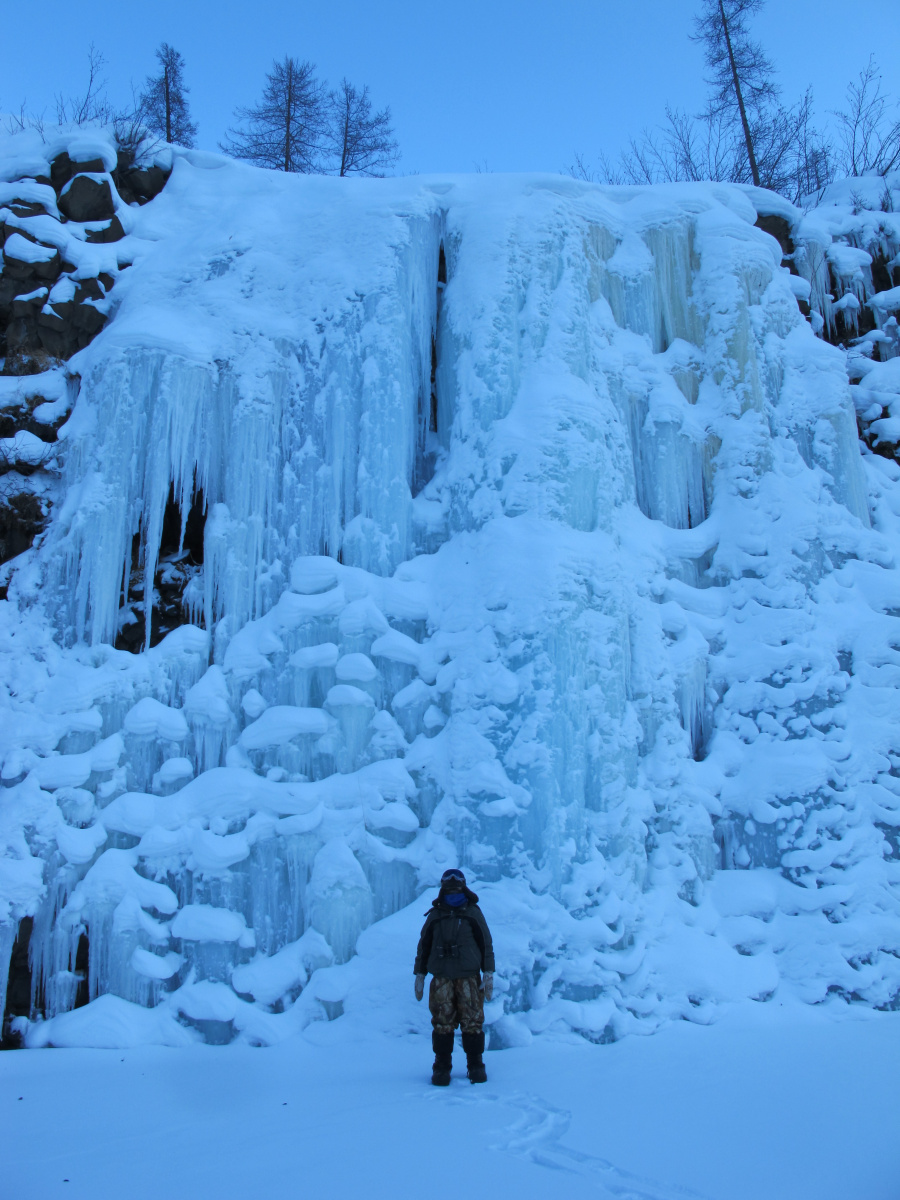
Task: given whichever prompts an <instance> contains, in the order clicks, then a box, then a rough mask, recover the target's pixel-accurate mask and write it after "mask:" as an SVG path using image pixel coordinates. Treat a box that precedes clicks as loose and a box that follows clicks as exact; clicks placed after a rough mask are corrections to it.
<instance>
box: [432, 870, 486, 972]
mask: <svg viewBox="0 0 900 1200" xmlns="http://www.w3.org/2000/svg"><path fill="white" fill-rule="evenodd" d="M465 891H466V903H465V904H461V905H460V906H459V907H458V908H451V907H450V905H449V904H445V903H444V897H443V893H441V895H440V896H438V898H437V900H433V901H432V904H431V909H430V910H429V912H428V914H427V916H426V918H425V924H424V925H423V926H422V935H421V937H420V938H419V948H418V949H417V950H416V965H415V966H414V968H413V971H414V972H415V974H416V975H428V974H431V975H443V976H444V978H445V979H462V978H463V977H464V976H466V975H477V974H478V972H479V971H493V969H494V947H493V943H492V942H491V931H490V930H489V929H488V926H487V921H485V919H484V913H482V911H481V909H480V908H479V907H478V897H477V896H476V895H475V893H474V892H472V891H469V889H468V888H466V889H465Z"/></svg>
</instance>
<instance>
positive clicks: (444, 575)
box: [0, 152, 900, 1045]
mask: <svg viewBox="0 0 900 1200" xmlns="http://www.w3.org/2000/svg"><path fill="white" fill-rule="evenodd" d="M755 220H756V213H755V210H754V208H753V207H752V205H751V203H750V200H749V199H748V198H747V195H746V193H745V192H743V191H742V190H741V189H739V188H736V187H731V186H726V185H696V186H688V185H679V186H671V187H657V188H653V189H637V188H630V189H624V188H622V189H614V188H602V187H599V186H593V185H587V184H581V183H578V182H575V181H573V180H567V179H562V178H556V177H545V176H540V177H503V176H482V177H474V178H446V179H445V178H441V179H437V178H425V177H421V178H420V177H416V178H412V179H409V180H378V181H350V180H336V179H325V178H297V177H291V176H288V177H282V176H279V175H277V174H275V173H268V172H263V171H257V170H253V169H251V168H248V167H244V166H242V165H238V164H235V163H230V162H228V161H227V160H225V159H222V158H219V157H216V156H212V155H205V154H200V153H195V152H185V153H183V154H180V156H178V157H177V159H176V162H175V168H174V172H173V174H172V177H171V179H170V181H169V183H168V184H167V186H166V187H165V189H164V191H163V192H162V193H161V194H160V195H159V196H158V197H157V198H156V199H155V200H153V201H152V202H151V203H150V204H147V205H146V206H145V207H144V208H142V209H140V210H138V211H136V213H135V215H134V219H133V225H134V228H133V231H131V232H130V233H129V235H128V238H127V243H128V248H129V252H130V254H131V255H132V256H133V265H132V266H131V267H130V268H129V269H128V270H127V271H125V272H123V274H122V276H121V279H120V280H119V281H118V283H117V285H116V291H115V292H114V293H113V294H114V296H115V297H116V305H117V307H115V308H114V310H113V314H112V318H111V320H110V322H109V325H108V326H107V328H106V329H105V330H104V332H103V333H102V334H100V335H99V337H97V339H96V340H95V341H94V342H93V343H92V344H91V345H90V346H89V347H88V348H87V349H85V350H82V351H80V352H79V354H78V355H76V356H75V357H74V358H73V359H72V360H70V363H69V376H70V377H72V378H74V377H75V376H77V377H79V378H80V387H79V391H78V398H77V402H76V404H75V407H74V410H73V413H72V416H71V417H70V419H69V421H68V423H67V424H66V425H65V426H64V427H63V430H62V431H61V437H62V438H63V439H64V443H63V455H64V458H63V468H62V469H63V472H64V474H63V481H62V486H63V490H62V494H61V500H60V503H59V505H58V507H57V508H56V509H55V511H54V515H53V519H52V522H51V524H50V526H49V528H48V531H47V533H46V534H45V536H44V538H43V540H42V541H41V542H40V543H39V544H38V545H37V546H36V548H35V549H34V550H32V551H29V552H27V553H26V554H25V555H23V556H22V558H21V559H19V560H16V563H15V571H14V572H13V574H12V576H11V580H10V587H9V599H8V600H7V601H6V602H4V603H0V610H2V612H0V656H2V659H3V679H4V682H5V688H4V689H2V690H0V705H2V722H0V724H2V730H0V751H2V756H3V759H2V761H3V765H2V784H3V788H2V790H0V835H2V839H3V844H4V845H5V846H6V849H7V857H6V858H5V859H3V860H0V987H2V986H4V985H5V983H6V979H7V971H8V962H9V956H10V953H11V951H12V947H13V942H14V940H15V936H16V930H17V928H18V927H19V923H20V922H22V921H23V920H26V919H30V943H29V948H28V958H29V968H30V979H31V990H32V999H31V1011H30V1016H29V1018H27V1019H26V1018H22V1017H19V1018H18V1025H17V1028H19V1029H20V1030H21V1032H22V1034H23V1036H24V1037H25V1039H26V1041H27V1042H28V1044H31V1045H43V1044H48V1043H51V1044H52V1043H54V1042H55V1043H57V1044H59V1042H60V1040H61V1039H62V1040H66V1039H68V1040H69V1041H73V1040H74V1041H75V1042H77V1041H78V1037H79V1035H78V1033H77V1026H74V1025H72V1020H73V1018H75V1017H77V1016H79V1014H82V1013H89V1012H90V1011H91V1003H90V1002H93V1001H95V1000H96V999H97V998H98V997H106V1000H105V1001H101V1003H107V1004H108V1002H109V997H110V996H112V997H116V998H118V1001H117V1003H118V1004H119V1017H118V1018H117V1019H119V1020H120V1021H121V1022H123V1023H125V1022H126V1021H127V1020H131V1019H132V1018H133V1019H134V1020H135V1021H136V1022H137V1024H135V1025H134V1028H135V1029H139V1030H143V1031H144V1033H142V1034H140V1035H139V1036H141V1037H146V1038H147V1039H148V1040H163V1041H166V1040H168V1041H171V1042H173V1043H178V1042H179V1041H183V1040H186V1039H187V1038H189V1037H190V1036H202V1037H204V1038H206V1039H207V1040H209V1041H214V1042H218V1041H228V1040H231V1039H233V1038H234V1037H241V1038H244V1039H247V1040H250V1041H254V1042H259V1043H271V1042H274V1041H277V1040H279V1039H280V1038H283V1037H285V1036H287V1035H288V1034H290V1033H293V1032H295V1031H296V1030H298V1029H301V1028H303V1027H304V1026H306V1025H307V1024H308V1023H309V1022H311V1021H314V1020H321V1019H328V1018H333V1017H336V1016H338V1015H339V1013H340V1011H341V1010H342V1007H343V1005H344V1003H345V1001H346V998H347V996H348V995H350V994H351V992H352V989H353V988H354V987H357V988H364V987H365V970H364V966H359V965H358V964H359V961H360V960H358V959H354V954H355V950H356V946H357V941H358V939H359V937H360V935H361V934H362V933H363V931H364V930H366V929H367V928H368V927H369V926H370V925H372V924H373V923H374V922H378V921H381V920H383V919H384V918H387V917H390V915H391V914H393V913H396V912H397V911H398V910H400V909H403V908H404V907H406V906H408V905H410V904H411V903H413V902H414V901H417V898H418V897H419V896H420V893H422V892H423V891H424V890H425V889H426V888H431V887H433V886H434V885H435V884H436V881H437V880H438V878H439V876H440V873H441V871H442V870H443V869H444V868H446V867H447V866H450V865H457V864H460V865H462V866H463V867H464V868H465V869H466V870H467V871H468V873H469V874H470V876H471V877H472V879H473V881H474V884H475V886H476V888H477V889H478V890H479V891H481V892H482V893H483V898H484V903H485V905H486V906H487V907H488V909H489V911H490V915H491V922H492V925H493V926H494V928H495V931H496V938H497V949H498V981H497V993H496V998H495V1000H494V1001H493V1003H492V1004H491V1005H490V1006H489V1009H488V1025H489V1028H490V1031H491V1032H490V1038H491V1044H493V1045H504V1044H514V1043H517V1042H518V1041H520V1040H521V1039H522V1038H523V1037H527V1036H530V1033H531V1032H533V1031H538V1030H541V1029H546V1028H549V1027H551V1026H558V1027H562V1028H571V1029H573V1030H576V1031H579V1032H581V1033H583V1034H585V1035H586V1036H589V1037H592V1038H594V1039H611V1038H615V1037H618V1036H621V1035H622V1034H623V1033H626V1032H628V1031H629V1030H631V1029H634V1028H639V1027H644V1028H653V1027H654V1026H655V1025H656V1024H658V1023H659V1022H660V1021H663V1020H665V1019H669V1018H672V1017H684V1018H687V1019H690V1020H697V1021H709V1020H711V1019H713V1015H714V1012H715V1009H716V1007H717V1006H719V1005H721V1004H724V1003H727V1002H729V1001H734V1000H739V999H746V998H751V999H756V1000H759V1001H764V1000H766V999H768V998H769V997H771V996H773V995H782V996H783V995H791V996H794V997H799V998H801V999H803V1000H807V1001H810V1002H818V1001H821V1000H823V999H824V998H825V997H826V996H827V995H829V994H834V993H837V994H839V995H841V996H843V997H845V998H846V999H848V1000H854V1001H863V1002H866V1003H868V1004H871V1005H878V1006H883V1005H890V1004H892V1003H895V1002H896V997H897V995H898V990H900V957H898V954H900V945H898V942H897V934H896V929H897V927H898V926H897V916H898V907H900V906H898V892H897V888H898V884H900V874H898V865H897V828H898V826H900V778H898V775H900V758H898V757H897V755H898V751H897V747H898V745H900V741H898V734H900V706H898V705H897V699H896V697H897V690H896V689H897V687H898V684H900V648H898V647H900V619H898V618H900V568H898V553H900V525H898V522H900V472H894V473H891V471H889V470H888V464H887V463H886V461H885V460H879V462H878V463H875V464H873V463H872V462H870V461H868V460H866V459H864V458H863V457H861V454H860V448H859V443H858V440H857V431H856V424H855V418H854V414H853V408H852V404H851V402H850V398H849V390H848V385H847V381H846V374H845V371H844V366H843V362H842V358H841V355H840V353H839V352H838V351H836V350H835V349H833V348H832V347H830V346H828V345H826V344H824V343H822V342H820V341H818V340H817V339H816V338H815V337H814V336H813V333H812V331H811V330H810V328H809V326H808V324H807V322H806V321H805V320H804V319H803V317H802V316H801V315H800V312H799V311H798V307H797V303H796V300H795V296H794V293H793V291H792V289H791V286H790V285H789V281H788V275H787V272H786V270H784V269H783V268H782V267H781V265H780V264H781V250H780V247H778V245H777V244H776V243H775V241H774V239H773V238H771V237H769V236H768V235H767V234H765V233H763V232H762V231H761V230H759V229H756V228H754V222H755ZM870 457H871V456H870ZM876 495H877V496H878V497H884V496H887V499H886V500H881V501H880V502H879V504H878V505H877V506H876V505H874V504H873V502H872V497H873V496H876ZM192 508H194V509H196V511H197V512H198V513H200V512H201V511H202V513H203V514H204V515H205V527H203V532H202V566H199V567H198V568H197V570H196V574H195V575H194V576H193V577H192V580H191V583H190V585H189V591H186V592H185V606H186V609H187V615H188V616H189V617H190V619H191V622H192V623H190V624H183V625H182V626H180V627H178V628H175V629H173V630H172V631H171V632H169V633H168V634H167V636H164V637H162V638H161V640H159V641H158V644H156V645H152V646H150V648H146V649H144V650H143V651H142V652H141V653H138V654H133V653H129V652H128V651H127V650H124V649H116V648H115V646H114V643H115V640H116V637H117V634H118V633H119V632H120V630H121V629H122V627H123V621H128V620H130V621H132V622H134V621H138V622H140V623H142V626H143V631H144V632H143V638H144V640H145V641H149V640H151V639H150V634H151V631H152V621H153V618H152V610H153V607H154V604H155V603H156V602H157V599H158V595H157V592H156V591H155V589H156V588H158V584H157V583H155V580H156V579H157V577H158V572H159V570H160V565H161V562H162V560H163V559H164V558H165V559H166V563H169V562H170V560H171V564H174V566H173V568H172V569H174V567H177V564H178V561H179V559H178V553H177V551H178V548H179V547H180V546H181V545H182V544H183V543H184V540H185V537H186V532H185V531H186V529H187V525H188V521H189V513H190V512H191V511H192ZM870 509H871V515H870ZM172 513H174V514H175V515H174V516H172V515H171V514H172ZM167 514H169V515H168V516H167ZM167 521H169V523H170V525H171V523H172V522H173V521H174V526H172V527H173V528H174V529H175V531H176V532H175V534H174V535H173V536H174V538H175V542H176V543H178V545H177V546H176V547H175V552H174V553H172V554H170V555H169V556H168V558H166V555H165V553H164V552H163V551H164V548H165V547H164V544H165V538H166V536H168V535H166V533H165V530H164V526H165V525H166V522H167ZM179 521H180V537H179V535H178V523H179ZM161 547H162V549H161ZM418 904H419V905H422V906H423V907H424V900H423V899H418ZM892 930H893V932H891V931H892ZM413 949H414V947H412V946H411V947H410V969H411V963H412V951H413ZM354 963H357V966H355V967H354V965H353V964H354ZM398 986H402V987H408V982H407V980H406V978H405V977H404V978H403V979H401V980H400V981H399V983H398ZM76 1004H77V1005H78V1006H79V1007H78V1009H77V1010H76V1012H74V1013H72V1014H71V1015H66V1014H69V1012H70V1010H72V1009H74V1008H75V1006H76ZM85 1004H87V1006H86V1007H85ZM131 1006H139V1007H140V1009H141V1010H145V1009H150V1008H152V1009H155V1010H156V1017H158V1019H154V1022H153V1023H152V1024H150V1023H147V1022H144V1023H141V1021H139V1020H138V1018H137V1017H135V1016H134V1013H135V1012H136V1010H135V1009H133V1008H132V1007H131ZM129 1014H132V1015H131V1016H129ZM143 1015H144V1014H143V1011H142V1014H141V1016H142V1017H143ZM66 1021H68V1022H69V1024H68V1025H65V1022H66ZM60 1022H63V1024H60ZM85 1028H87V1026H85ZM73 1029H74V1030H76V1032H74V1033H73V1032H72V1030H73ZM60 1030H63V1031H65V1030H68V1032H63V1033H60V1032H59V1031H60ZM85 1036H88V1035H85ZM135 1036H138V1035H135ZM112 1040H113V1042H114V1041H115V1037H113V1038H112Z"/></svg>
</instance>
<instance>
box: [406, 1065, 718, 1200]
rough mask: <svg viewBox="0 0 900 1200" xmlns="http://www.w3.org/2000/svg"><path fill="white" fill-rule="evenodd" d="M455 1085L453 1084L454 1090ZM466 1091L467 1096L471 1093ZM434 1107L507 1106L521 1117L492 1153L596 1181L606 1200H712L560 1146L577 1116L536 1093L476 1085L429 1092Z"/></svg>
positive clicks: (489, 1146) (427, 1093)
mask: <svg viewBox="0 0 900 1200" xmlns="http://www.w3.org/2000/svg"><path fill="white" fill-rule="evenodd" d="M451 1086H452V1085H451ZM467 1089H469V1090H468V1093H467ZM424 1098H425V1099H427V1100H428V1101H429V1102H432V1103H435V1102H438V1103H439V1102H441V1101H442V1100H443V1101H445V1102H447V1103H449V1104H451V1105H470V1106H471V1105H491V1106H496V1105H502V1106H503V1107H506V1108H510V1109H512V1110H513V1111H514V1113H515V1114H516V1116H515V1119H514V1121H513V1123H512V1125H511V1126H510V1127H509V1129H508V1130H507V1131H506V1133H505V1135H504V1136H503V1137H502V1138H501V1139H500V1140H498V1141H496V1142H494V1143H489V1145H488V1149H490V1150H494V1151H498V1152H501V1153H506V1154H514V1155H516V1156H517V1157H519V1158H524V1159H525V1160H526V1161H527V1162H529V1163H533V1164H534V1165H535V1166H538V1167H546V1168H547V1169H548V1170H551V1171H561V1172H568V1173H571V1174H576V1175H580V1176H583V1177H584V1178H587V1179H588V1180H591V1181H592V1182H594V1183H595V1184H596V1185H597V1188H598V1189H599V1192H598V1194H599V1195H600V1196H602V1197H610V1198H611V1200H612V1198H614V1200H713V1197H710V1196H707V1195H703V1194H702V1193H700V1192H697V1191H694V1190H693V1189H690V1188H683V1187H679V1186H677V1185H676V1186H672V1185H671V1184H660V1183H658V1182H656V1181H655V1180H652V1179H647V1178H645V1177H643V1176H640V1175H636V1174H634V1173H633V1172H632V1171H624V1170H622V1169H621V1168H620V1167H617V1166H616V1165H615V1163H612V1162H610V1161H609V1160H608V1159H606V1158H601V1157H599V1155H596V1154H587V1153H585V1152H584V1151H582V1150H577V1149H573V1148H571V1147H569V1146H563V1145H562V1144H561V1142H562V1139H563V1138H564V1137H565V1136H566V1134H567V1133H568V1131H569V1126H570V1125H571V1123H572V1114H571V1112H570V1111H568V1110H567V1109H564V1108H558V1107H557V1106H556V1105H554V1104H551V1103H550V1102H549V1101H547V1100H545V1099H543V1098H542V1097H541V1096H538V1095H535V1094H534V1093H533V1092H522V1091H518V1092H511V1093H510V1094H509V1095H504V1094H502V1093H500V1092H496V1091H485V1090H483V1089H482V1088H481V1087H480V1086H479V1087H478V1088H477V1090H475V1089H473V1088H472V1085H471V1084H468V1083H463V1084H462V1088H458V1089H454V1090H452V1091H451V1092H450V1093H449V1095H447V1094H446V1093H445V1094H440V1093H435V1092H433V1091H429V1092H426V1093H424Z"/></svg>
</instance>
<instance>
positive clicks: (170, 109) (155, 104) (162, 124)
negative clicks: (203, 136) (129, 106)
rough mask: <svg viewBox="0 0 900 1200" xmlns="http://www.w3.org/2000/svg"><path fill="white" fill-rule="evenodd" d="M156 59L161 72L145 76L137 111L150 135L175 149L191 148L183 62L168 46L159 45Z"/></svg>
mask: <svg viewBox="0 0 900 1200" xmlns="http://www.w3.org/2000/svg"><path fill="white" fill-rule="evenodd" d="M156 57H157V59H158V60H159V65H160V67H161V68H162V70H161V72H160V74H159V75H148V76H147V82H146V85H145V87H144V91H143V92H142V93H141V97H140V106H139V110H138V111H139V112H140V113H141V115H142V116H143V119H144V123H145V124H146V126H147V129H148V130H149V131H150V132H151V133H155V134H156V135H157V136H158V137H162V138H165V139H166V141H167V142H177V143H178V145H179V146H193V144H194V138H195V137H196V134H197V126H196V125H195V124H194V122H193V121H192V120H191V116H190V112H189V111H188V102H187V95H188V92H189V91H190V88H189V87H188V86H187V84H186V83H185V82H184V59H183V58H182V57H181V55H180V54H179V53H178V51H177V50H176V49H175V47H174V46H170V45H169V43H168V42H163V43H162V45H161V46H160V47H159V49H158V50H157V51H156Z"/></svg>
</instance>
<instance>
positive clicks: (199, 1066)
mask: <svg viewBox="0 0 900 1200" xmlns="http://www.w3.org/2000/svg"><path fill="white" fill-rule="evenodd" d="M400 982H402V985H403V988H404V990H406V989H407V987H408V984H409V979H408V977H407V976H406V975H404V977H403V979H402V981H400V980H398V984H399V983H400ZM340 1024H341V1022H336V1023H332V1024H329V1025H319V1026H318V1027H317V1030H318V1033H319V1035H320V1036H319V1037H317V1038H312V1037H310V1036H309V1035H307V1036H306V1037H304V1038H300V1039H296V1040H292V1041H290V1042H287V1043H285V1044H283V1045H282V1046H279V1047H277V1048H271V1049H252V1048H250V1047H247V1046H227V1047H213V1046H193V1047H190V1048H188V1049H180V1050H173V1049H168V1048H164V1047H139V1048H136V1049H129V1050H81V1049H78V1050H52V1051H51V1050H47V1051H39V1052H30V1053H29V1052H22V1053H15V1054H7V1055H6V1056H5V1057H4V1058H3V1060H2V1089H0V1128H2V1130H3V1145H4V1151H3V1165H2V1173H0V1195H2V1196H3V1197H4V1200H51V1198H53V1197H57V1196H58V1197H64V1198H66V1200H111V1198H112V1197H126V1196H127V1197H128V1200H156V1198H157V1197H159V1196H161V1195H168V1196H173V1197H181V1196H192V1197H195V1198H196V1200H246V1198H248V1197H254V1198H255V1197H260V1198H261V1197H275V1196H294V1195H298V1196H311V1197H312V1196H316V1197H318V1196H322V1197H330V1198H331V1200H352V1198H354V1197H358V1196H360V1195H366V1196H370V1197H372V1200H393V1198H395V1197H407V1196H432V1195H443V1194H446V1193H448V1192H453V1193H454V1194H460V1195H464V1196H466V1197H470V1198H471V1200H506V1198H507V1197H516V1198H517V1200H547V1197H548V1196H553V1197H565V1200H700V1198H704V1200H896V1197H897V1195H898V1194H900V1191H898V1188H900V1185H898V1178H900V1141H898V1138H897V1112H898V1105H897V1080H898V1078H900V1015H898V1014H881V1013H871V1012H868V1011H865V1010H856V1011H855V1013H854V1014H853V1015H852V1016H850V1015H848V1013H847V1010H846V1009H844V1008H843V1006H840V1007H839V1008H836V1009H832V1008H829V1007H825V1008H824V1009H816V1010H811V1009H809V1008H808V1007H806V1006H792V1007H788V1008H782V1007H781V1006H779V1005H777V1004H768V1005H750V1006H749V1007H746V1008H736V1009H734V1010H732V1011H731V1012H730V1013H729V1015H728V1016H727V1017H726V1018H725V1019H724V1020H722V1021H721V1022H720V1023H719V1024H717V1025H715V1026H713V1027H710V1028H701V1027H698V1026H696V1025H691V1024H690V1023H688V1022H678V1023H676V1024H673V1025H670V1026H668V1027H667V1028H665V1029H663V1030H661V1031H660V1032H659V1033H657V1034H655V1035H653V1036H652V1037H647V1038H641V1037H629V1038H625V1039H624V1040H622V1041H620V1042H616V1043H614V1044H612V1045H606V1046H594V1045H591V1044H589V1043H586V1042H584V1041H582V1040H581V1039H570V1040H557V1039H554V1038H552V1037H548V1036H545V1037H542V1038H540V1039H537V1040H536V1041H535V1042H534V1043H533V1044H532V1045H531V1046H529V1047H527V1048H519V1049H511V1050H505V1051H502V1052H498V1053H494V1054H488V1055H487V1056H486V1063H487V1069H488V1075H489V1080H488V1083H487V1085H485V1086H483V1087H473V1086H472V1085H470V1084H469V1083H468V1082H467V1081H466V1079H465V1077H464V1071H463V1070H462V1069H460V1065H459V1064H460V1057H461V1056H460V1055H459V1053H457V1056H456V1060H455V1061H456V1077H455V1078H454V1080H453V1082H452V1084H451V1086H450V1087H449V1088H448V1089H442V1088H433V1087H431V1086H430V1084H429V1083H428V1065H429V1062H430V1059H429V1053H428V1041H427V1038H425V1037H422V1036H418V1035H417V1034H413V1033H410V1034H407V1035H405V1036H394V1037H390V1036H386V1035H385V1034H383V1033H380V1032H376V1031H372V1032H371V1034H370V1035H366V1034H365V1033H364V1032H363V1031H362V1030H359V1031H358V1032H357V1033H356V1035H355V1036H346V1035H343V1034H342V1035H340V1036H338V1035H337V1030H338V1027H339V1026H340ZM329 1035H330V1036H329Z"/></svg>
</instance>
